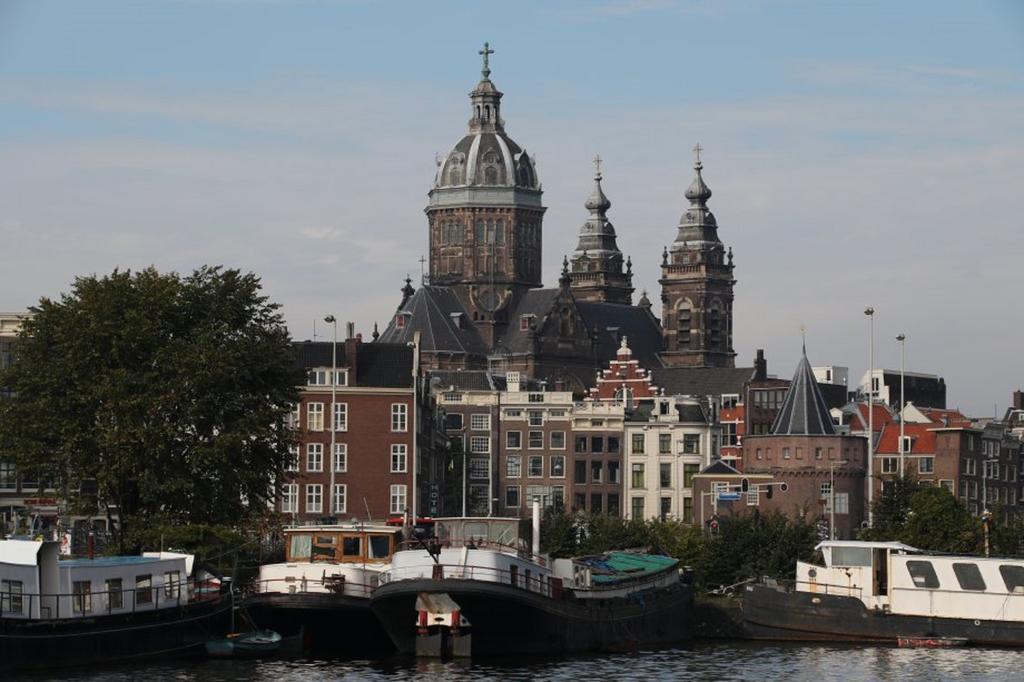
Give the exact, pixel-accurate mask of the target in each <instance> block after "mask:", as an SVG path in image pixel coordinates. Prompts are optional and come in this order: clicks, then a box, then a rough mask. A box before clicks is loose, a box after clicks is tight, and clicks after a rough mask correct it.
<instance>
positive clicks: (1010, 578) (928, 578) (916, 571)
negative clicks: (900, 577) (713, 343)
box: [907, 560, 1024, 593]
mask: <svg viewBox="0 0 1024 682" xmlns="http://www.w3.org/2000/svg"><path fill="white" fill-rule="evenodd" d="M907 572H908V573H909V574H910V579H911V580H913V581H914V586H915V587H923V588H926V589H929V590H937V589H939V588H940V587H941V585H940V583H939V576H938V575H936V573H935V566H934V565H932V562H931V561H925V560H911V561H907ZM953 575H955V576H956V581H957V583H958V584H959V585H960V589H961V590H972V591H984V590H986V589H987V587H986V585H985V578H984V576H982V575H981V569H979V568H978V565H977V564H972V563H967V562H962V563H960V562H958V563H954V564H953ZM999 576H1000V577H1001V578H1002V579H1003V585H1004V586H1005V587H1006V591H1007V592H1011V593H1012V592H1015V591H1016V590H1017V588H1024V566H1019V565H1015V564H1000V565H999Z"/></svg>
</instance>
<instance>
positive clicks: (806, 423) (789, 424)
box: [771, 346, 836, 436]
mask: <svg viewBox="0 0 1024 682" xmlns="http://www.w3.org/2000/svg"><path fill="white" fill-rule="evenodd" d="M771 434H772V435H773V436H834V435H836V429H835V426H834V425H833V423H832V415H831V414H830V413H829V409H828V405H827V404H826V403H825V397H824V396H823V395H822V394H821V388H820V387H819V386H818V382H817V381H816V380H815V379H814V372H813V371H812V370H811V363H810V362H808V360H807V347H806V346H804V348H803V354H802V355H801V357H800V363H799V364H798V365H797V367H796V374H794V375H793V382H792V383H791V384H790V385H789V392H788V393H787V394H786V399H785V401H783V403H782V409H780V410H779V414H778V415H777V416H776V417H775V423H774V424H772V430H771Z"/></svg>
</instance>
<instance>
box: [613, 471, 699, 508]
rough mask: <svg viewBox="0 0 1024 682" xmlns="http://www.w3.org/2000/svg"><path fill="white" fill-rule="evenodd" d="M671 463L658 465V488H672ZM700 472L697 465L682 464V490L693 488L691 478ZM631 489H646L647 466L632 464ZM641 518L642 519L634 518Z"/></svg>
mask: <svg viewBox="0 0 1024 682" xmlns="http://www.w3.org/2000/svg"><path fill="white" fill-rule="evenodd" d="M673 468H674V467H673V464H672V462H662V463H661V464H659V465H658V487H659V488H674V487H675V486H674V484H673V476H672V470H673ZM699 471H700V465H699V464H683V467H682V475H683V486H682V487H683V488H692V487H693V477H694V476H696V475H697V473H698V472H699ZM629 484H630V487H631V488H636V489H639V490H642V489H646V488H647V466H646V465H645V464H644V463H643V462H634V463H633V464H632V467H631V469H630V481H629ZM636 518H642V517H636Z"/></svg>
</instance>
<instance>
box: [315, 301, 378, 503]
mask: <svg viewBox="0 0 1024 682" xmlns="http://www.w3.org/2000/svg"><path fill="white" fill-rule="evenodd" d="M324 322H326V323H327V324H329V325H331V329H332V330H333V341H332V343H331V421H330V424H331V454H330V457H329V458H328V460H327V461H328V462H329V464H328V466H329V467H330V469H331V477H330V481H331V484H330V485H331V487H330V489H329V492H328V493H327V494H328V499H329V500H330V507H329V508H330V510H331V511H330V514H329V516H333V515H334V506H335V505H334V439H335V437H336V434H335V431H336V429H337V426H338V425H337V424H336V423H335V421H336V420H337V415H336V412H335V410H337V409H338V408H337V407H335V405H336V404H337V400H338V320H337V319H336V318H335V317H334V315H328V316H327V317H325V318H324ZM367 520H369V519H367Z"/></svg>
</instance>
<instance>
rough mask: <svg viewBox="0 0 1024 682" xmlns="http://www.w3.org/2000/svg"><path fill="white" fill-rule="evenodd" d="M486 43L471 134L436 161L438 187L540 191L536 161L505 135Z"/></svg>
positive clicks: (472, 98) (473, 102) (499, 95)
mask: <svg viewBox="0 0 1024 682" xmlns="http://www.w3.org/2000/svg"><path fill="white" fill-rule="evenodd" d="M493 52H494V50H491V49H490V48H489V46H488V45H487V44H486V43H485V44H484V49H483V50H481V52H480V54H481V55H483V57H484V68H483V70H482V71H481V75H482V76H483V78H482V79H481V80H480V82H479V83H477V86H476V88H474V89H473V92H471V93H469V100H470V103H471V111H472V116H471V118H470V119H469V134H468V135H466V136H465V137H463V138H462V139H461V140H459V142H458V144H456V145H455V146H454V147H453V148H452V150H451V151H450V152H448V154H447V155H445V156H444V157H442V158H438V160H437V175H436V176H435V177H434V187H435V188H448V187H467V186H469V187H474V186H476V187H517V188H520V189H531V190H540V181H539V180H538V179H537V169H536V167H535V166H534V163H533V159H531V158H530V155H529V154H527V153H526V150H524V149H522V148H521V147H520V146H519V145H517V144H516V143H515V142H513V141H512V138H510V137H509V136H508V135H506V134H505V122H504V121H502V120H501V98H502V93H501V91H499V90H498V88H497V87H496V86H495V85H494V83H493V82H492V81H491V69H490V67H489V65H488V56H489V55H490V54H492V53H493Z"/></svg>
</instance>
